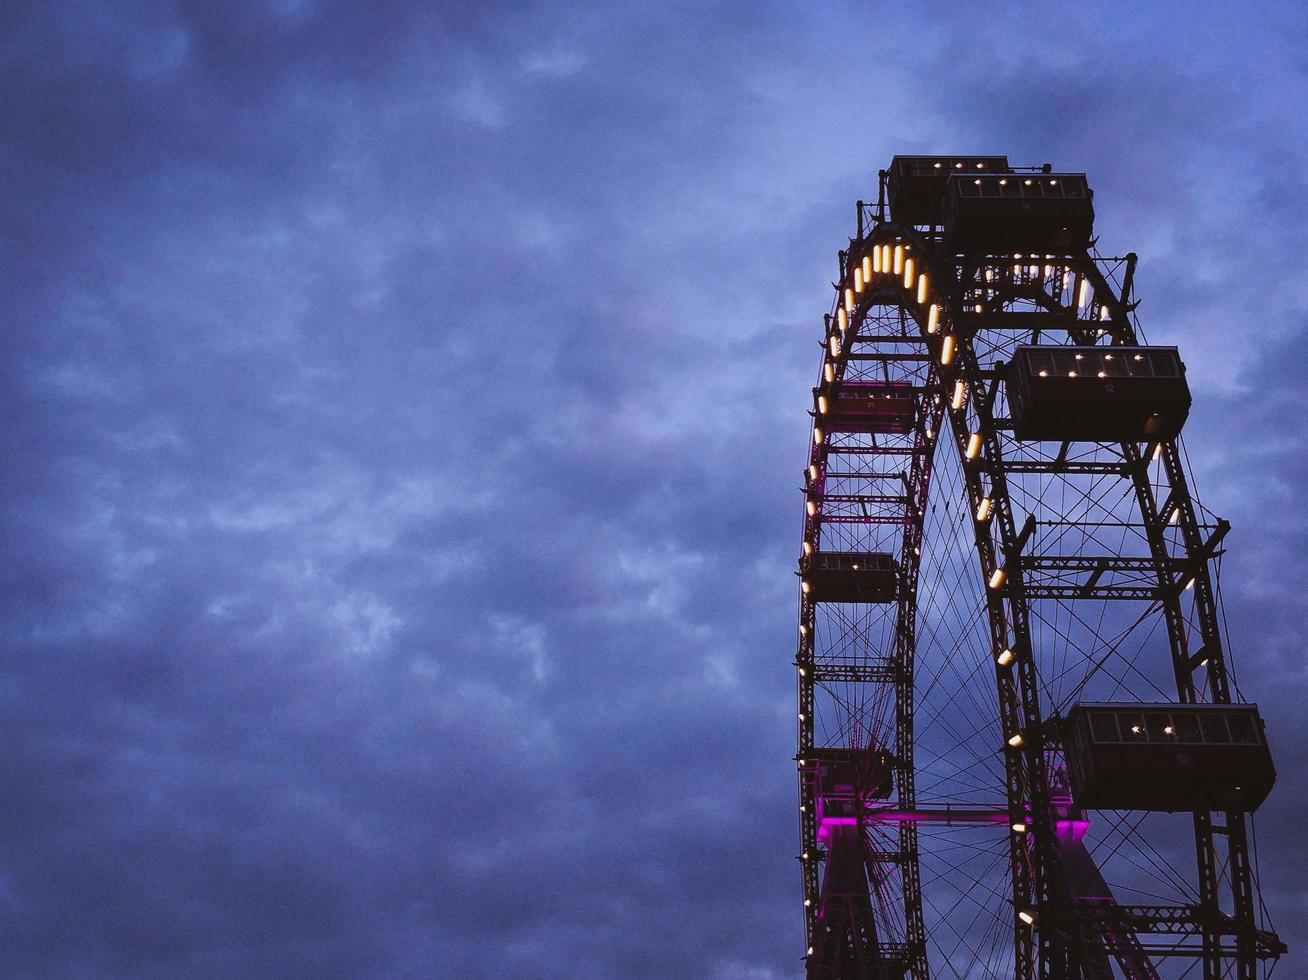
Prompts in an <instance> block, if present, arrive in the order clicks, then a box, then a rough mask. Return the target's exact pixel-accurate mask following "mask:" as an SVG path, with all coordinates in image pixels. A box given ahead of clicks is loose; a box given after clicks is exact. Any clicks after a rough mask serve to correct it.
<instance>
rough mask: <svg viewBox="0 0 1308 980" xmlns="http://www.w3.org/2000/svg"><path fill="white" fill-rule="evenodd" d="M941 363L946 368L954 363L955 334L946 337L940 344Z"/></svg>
mask: <svg viewBox="0 0 1308 980" xmlns="http://www.w3.org/2000/svg"><path fill="white" fill-rule="evenodd" d="M940 363H941V364H943V365H944V366H945V367H949V365H950V364H952V363H954V336H953V334H948V335H946V336H945V339H944V340H943V341H942V342H941V344H940Z"/></svg>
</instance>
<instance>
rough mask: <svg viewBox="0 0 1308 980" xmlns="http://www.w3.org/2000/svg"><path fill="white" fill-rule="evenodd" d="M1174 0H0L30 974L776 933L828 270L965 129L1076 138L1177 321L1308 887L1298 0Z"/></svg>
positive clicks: (982, 134) (570, 966)
mask: <svg viewBox="0 0 1308 980" xmlns="http://www.w3.org/2000/svg"><path fill="white" fill-rule="evenodd" d="M929 6H930V5H928V8H929ZM1004 9H1007V8H1004ZM1180 12H1181V8H1180V7H1175V8H1170V14H1169V15H1168V17H1163V16H1162V15H1161V14H1160V15H1157V17H1156V18H1155V20H1154V21H1153V22H1150V21H1148V20H1145V21H1137V22H1133V23H1132V24H1130V25H1128V24H1127V23H1126V22H1125V20H1124V17H1125V14H1124V8H1123V10H1119V11H1117V15H1120V16H1114V17H1112V18H1109V19H1107V20H1098V19H1094V20H1093V21H1092V20H1091V19H1090V18H1088V17H1087V16H1084V15H1083V16H1080V17H1079V19H1077V20H1074V21H1072V22H1070V23H1069V24H1065V25H1063V27H1064V28H1066V29H1062V30H1060V29H1057V25H1054V26H1053V27H1051V28H1049V29H1045V28H1039V29H1037V27H1036V26H1034V25H1033V23H1032V20H1033V19H1034V18H1036V17H1037V16H1038V17H1049V16H1052V15H1051V14H1049V13H1048V12H1047V11H1046V10H1045V8H1043V7H1042V8H1039V9H1037V8H1035V7H1032V8H1031V10H1028V11H1026V12H1025V13H1024V14H1022V15H1021V20H1022V23H1021V25H1019V26H1014V27H1013V28H1012V31H1010V29H1009V27H1008V26H1007V25H1008V23H1009V22H1008V21H1006V20H1004V19H1003V18H999V17H994V18H985V17H981V18H980V20H981V21H984V23H983V25H982V26H981V27H980V28H978V27H977V25H974V24H972V23H970V22H969V18H968V17H967V16H966V15H963V14H961V13H959V12H958V11H957V10H956V8H954V7H947V6H943V5H941V6H940V7H939V10H938V11H937V14H938V16H935V17H933V16H931V15H930V10H929V9H926V8H924V9H923V10H922V11H914V12H907V11H906V12H903V13H899V14H889V13H888V14H887V15H886V21H885V23H884V24H883V25H881V26H878V24H877V18H873V17H871V15H869V14H868V13H867V11H864V10H861V9H854V8H845V9H839V10H828V11H814V12H805V13H796V12H795V11H794V10H792V9H788V8H784V7H782V6H779V5H773V6H766V5H765V6H762V7H744V6H740V5H731V4H721V5H710V6H709V7H706V8H702V9H700V8H695V9H691V8H661V7H643V8H642V7H633V8H630V9H625V10H621V11H616V10H615V11H611V12H609V11H602V10H598V9H585V8H583V7H564V8H559V7H537V6H531V5H524V4H510V3H495V4H479V5H474V6H471V7H468V8H466V10H464V9H463V8H457V7H454V6H450V5H446V4H423V3H404V2H393V3H374V4H366V5H360V4H349V3H314V2H311V0H285V2H279V3H273V2H269V3H265V4H258V3H157V4H147V5H143V6H133V7H131V8H127V7H123V8H122V9H119V7H112V6H110V7H106V6H105V5H101V4H83V3H75V4H71V3H70V4H60V5H57V6H51V5H37V4H31V5H21V4H19V5H11V6H10V7H9V8H7V11H6V13H5V14H4V15H3V17H4V20H5V23H4V25H3V26H4V30H3V31H0V37H3V41H0V45H2V46H3V52H4V57H3V58H0V66H3V67H0V90H3V91H4V93H5V95H4V96H3V100H2V101H0V120H2V121H3V125H4V131H5V134H6V135H5V142H4V147H3V150H0V172H2V173H3V179H4V182H5V186H6V191H7V193H6V194H5V195H4V196H3V203H0V208H3V220H4V226H5V228H6V232H5V234H4V236H3V237H2V238H0V250H2V252H0V254H3V256H4V262H3V263H0V296H3V300H0V302H3V304H4V312H5V322H6V329H5V331H4V334H3V338H2V339H0V344H2V345H3V352H2V354H0V411H3V417H4V419H5V422H4V424H3V427H2V428H0V447H2V448H3V452H0V480H3V485H4V486H5V488H6V490H5V494H4V507H3V512H2V514H0V542H3V553H4V555H5V556H6V561H5V563H4V566H3V570H2V571H0V576H2V577H3V588H2V589H0V609H2V610H3V616H2V617H0V631H2V632H0V635H2V636H3V639H4V644H3V646H4V650H5V652H6V658H5V661H6V669H5V674H4V680H3V686H0V696H2V701H3V706H4V715H5V719H6V723H5V724H6V730H7V731H8V733H9V738H8V740H7V743H6V751H5V752H4V753H3V755H0V795H2V797H3V799H5V800H6V801H7V803H6V806H5V812H6V818H5V819H4V821H3V822H2V825H3V833H0V908H2V909H3V915H0V937H2V940H3V947H4V949H5V951H6V952H5V954H4V969H3V972H4V973H5V975H8V976H15V977H79V978H80V977H172V976H214V977H219V976H288V977H291V976H322V977H331V976H342V977H346V976H379V977H410V976H450V977H483V976H486V977H489V976H496V977H523V978H528V977H530V978H537V977H564V976H602V977H631V978H637V977H691V976H695V977H720V978H723V980H728V978H756V980H765V978H772V977H782V976H793V975H796V974H797V972H798V970H799V967H798V963H799V961H798V954H799V952H800V949H799V946H800V935H801V918H800V915H799V911H798V908H797V903H796V895H797V893H798V887H797V886H798V880H797V878H798V876H797V874H796V870H795V865H794V862H793V860H792V855H793V853H794V851H795V848H796V843H797V841H796V837H797V833H796V826H795V818H794V814H793V793H794V787H793V780H792V777H791V773H790V768H789V765H790V764H789V757H790V755H791V753H792V751H793V744H792V743H793V729H792V721H791V719H792V708H791V704H792V697H793V694H792V689H791V684H792V677H791V672H790V668H789V666H788V664H789V660H790V658H791V656H792V650H791V638H792V632H793V623H792V619H793V611H792V610H793V607H792V605H791V604H792V602H793V592H794V584H793V578H792V577H791V575H790V569H791V567H792V561H793V553H794V537H795V535H796V532H797V529H798V513H797V510H798V507H799V498H798V494H797V493H796V492H795V488H796V487H797V486H798V484H799V470H800V466H801V464H802V458H801V457H802V455H803V452H804V440H805V438H806V425H807V416H806V415H805V414H804V412H805V408H806V404H805V397H806V390H807V386H808V385H809V384H810V383H811V377H812V372H813V370H814V367H815V363H814V357H815V354H816V348H815V342H816V341H817V339H818V330H817V323H818V319H819V315H820V312H821V310H822V309H823V307H824V306H825V303H826V301H827V299H828V294H827V291H826V289H827V287H826V286H825V284H824V283H825V281H828V280H829V279H830V278H831V276H832V268H833V265H834V263H833V262H832V258H833V256H834V252H835V250H836V249H837V248H838V247H840V246H841V245H842V244H843V242H844V241H845V239H846V237H847V236H848V234H850V230H851V224H852V218H853V215H852V211H853V208H852V202H853V201H854V200H855V199H856V198H858V197H871V196H872V195H873V193H874V189H873V179H874V174H875V170H876V168H877V167H879V166H883V165H884V164H885V162H886V161H887V160H888V158H889V156H890V154H891V153H893V152H896V151H898V150H903V149H907V150H913V149H917V148H920V147H927V146H930V147H941V148H949V147H957V146H971V145H974V144H975V145H980V146H982V147H983V148H984V149H987V150H990V149H996V150H1000V151H1006V152H1008V153H1010V154H1012V155H1014V156H1015V157H1020V158H1023V159H1030V160H1035V161H1039V160H1044V159H1053V160H1054V161H1055V162H1057V163H1058V164H1060V165H1064V166H1069V167H1084V168H1085V169H1087V170H1090V171H1092V173H1093V176H1094V178H1095V182H1096V185H1097V186H1098V187H1099V188H1100V189H1101V193H1100V198H1099V199H1098V200H1099V201H1101V202H1102V204H1101V217H1102V222H1101V227H1102V230H1103V231H1104V235H1105V241H1106V242H1110V243H1111V244H1107V245H1106V247H1108V248H1111V249H1118V250H1123V251H1124V250H1126V249H1129V248H1137V249H1138V250H1139V251H1140V252H1141V253H1142V255H1144V262H1143V264H1142V267H1141V269H1142V271H1141V277H1140V281H1139V285H1140V289H1141V292H1142V294H1143V295H1144V296H1145V297H1146V306H1144V307H1142V311H1141V312H1142V314H1144V315H1145V316H1146V323H1147V324H1152V323H1157V324H1158V327H1157V332H1158V333H1160V334H1163V335H1165V339H1170V340H1177V339H1179V338H1182V337H1185V336H1189V335H1192V336H1194V337H1195V338H1197V343H1196V344H1195V345H1194V353H1193V355H1192V354H1191V353H1190V350H1191V349H1190V348H1187V360H1188V361H1190V362H1191V366H1192V377H1193V379H1194V381H1195V384H1196V387H1197V388H1198V389H1199V391H1200V394H1201V399H1200V404H1199V408H1198V409H1197V412H1196V424H1195V425H1194V426H1193V427H1192V430H1191V435H1190V444H1191V447H1192V451H1193V452H1194V453H1195V455H1196V464H1197V467H1198V469H1199V471H1200V472H1199V476H1200V485H1201V488H1203V489H1204V491H1205V493H1206V494H1207V495H1208V497H1207V499H1208V500H1209V502H1210V504H1212V505H1213V506H1214V507H1215V509H1218V510H1219V511H1222V512H1225V513H1227V514H1229V515H1230V516H1231V517H1232V520H1233V521H1234V522H1235V523H1236V526H1237V531H1236V533H1234V534H1233V536H1232V549H1231V553H1230V556H1229V557H1228V558H1227V559H1226V562H1227V576H1226V579H1225V580H1226V581H1227V582H1228V583H1233V584H1229V585H1228V587H1227V597H1226V598H1227V608H1228V612H1229V615H1230V617H1231V627H1232V631H1233V634H1234V635H1235V636H1236V637H1240V636H1242V635H1243V636H1248V637H1250V638H1249V639H1248V640H1237V642H1236V643H1235V646H1236V649H1237V651H1238V652H1239V654H1240V661H1239V663H1240V666H1241V674H1240V677H1241V681H1242V683H1243V684H1244V687H1245V693H1246V694H1247V695H1248V696H1250V697H1251V698H1254V699H1258V700H1261V701H1262V702H1263V703H1264V704H1265V705H1266V706H1267V712H1268V715H1269V717H1270V719H1271V724H1272V726H1273V728H1272V731H1273V736H1274V738H1275V740H1276V742H1277V745H1278V749H1279V750H1280V752H1281V754H1280V755H1279V757H1278V758H1279V760H1280V763H1281V768H1282V774H1283V775H1282V785H1281V787H1280V788H1279V789H1278V791H1277V793H1276V795H1274V796H1273V798H1272V801H1271V802H1270V803H1269V804H1268V808H1269V809H1268V817H1267V818H1266V819H1264V820H1262V821H1260V828H1261V829H1260V834H1261V836H1260V846H1261V850H1262V857H1263V868H1264V877H1265V886H1266V889H1267V892H1268V895H1269V896H1270V901H1271V904H1272V908H1273V912H1274V913H1275V914H1276V915H1277V922H1278V925H1279V926H1280V927H1281V929H1282V931H1283V933H1284V934H1286V938H1287V939H1289V940H1290V941H1291V942H1292V943H1296V942H1297V944H1298V945H1299V946H1302V945H1303V944H1305V943H1308V934H1305V933H1304V932H1303V931H1302V926H1300V925H1299V924H1298V921H1299V920H1300V919H1302V918H1303V914H1302V913H1303V912H1304V910H1305V903H1306V902H1308V899H1306V898H1305V895H1306V894H1308V892H1306V891H1305V889H1304V888H1303V886H1302V884H1301V882H1299V881H1298V880H1297V877H1296V871H1297V870H1298V869H1297V868H1296V867H1295V858H1296V855H1297V845H1296V842H1295V840H1294V838H1293V836H1292V832H1291V831H1290V830H1289V828H1290V827H1291V826H1293V824H1292V819H1293V816H1292V815H1293V814H1294V813H1296V812H1298V809H1299V808H1300V807H1299V804H1301V803H1303V802H1304V801H1303V800H1302V799H1301V797H1302V795H1303V790H1302V787H1301V786H1300V785H1299V780H1298V779H1297V778H1296V771H1297V770H1298V769H1299V768H1300V767H1301V764H1302V763H1303V762H1304V761H1305V760H1303V759H1302V758H1301V755H1302V753H1301V752H1299V750H1298V749H1297V748H1296V745H1297V740H1296V736H1297V735H1298V734H1300V732H1301V729H1302V724H1301V722H1300V721H1299V718H1298V715H1297V712H1296V711H1295V707H1296V705H1297V703H1298V701H1299V700H1301V697H1300V695H1301V693H1302V692H1301V688H1302V685H1303V684H1304V682H1305V673H1304V662H1303V655H1302V649H1303V644H1302V642H1301V640H1302V633H1303V631H1302V628H1301V626H1300V624H1299V615H1300V606H1301V603H1300V601H1299V598H1298V594H1297V590H1296V589H1295V588H1294V586H1293V583H1294V582H1297V581H1299V580H1300V579H1301V578H1302V577H1303V576H1301V575H1296V574H1294V570H1296V569H1298V568H1299V566H1300V565H1301V564H1303V559H1302V557H1301V556H1302V555H1303V554H1304V548H1303V547H1302V545H1304V544H1305V542H1304V540H1303V539H1304V536H1305V535H1304V528H1303V527H1302V526H1301V525H1302V523H1303V522H1302V518H1301V516H1300V515H1301V514H1302V507H1299V506H1298V505H1297V492H1298V488H1299V487H1300V486H1302V482H1303V481H1302V479H1301V478H1302V477H1303V476H1304V475H1305V474H1303V473H1302V472H1300V471H1301V470H1302V468H1303V460H1304V459H1305V458H1308V457H1306V456H1305V453H1304V451H1303V449H1304V447H1303V446H1302V445H1301V442H1302V440H1301V439H1300V438H1299V437H1298V435H1297V434H1296V433H1297V429H1296V428H1295V425H1296V422H1295V419H1296V413H1295V409H1296V406H1297V405H1298V404H1299V403H1300V402H1301V401H1302V398H1303V396H1304V393H1305V385H1304V382H1303V381H1302V379H1301V378H1299V377H1298V376H1297V374H1296V373H1295V372H1294V371H1293V370H1292V369H1287V366H1286V365H1287V364H1289V363H1291V362H1292V361H1293V359H1294V356H1295V353H1296V352H1297V350H1298V349H1299V347H1300V346H1301V345H1302V336H1303V334H1302V331H1303V329H1304V324H1303V309H1304V305H1305V296H1304V295H1303V293H1302V291H1301V288H1300V287H1299V285H1298V282H1297V278H1296V275H1295V272H1294V270H1295V269H1297V264H1296V258H1295V257H1296V256H1297V255H1301V254H1302V250H1303V244H1304V242H1303V222H1302V206H1301V205H1300V203H1299V197H1300V196H1301V195H1300V191H1301V190H1302V187H1303V180H1302V178H1301V177H1300V176H1299V170H1301V169H1302V167H1301V166H1300V165H1301V164H1302V162H1303V158H1304V147H1303V143H1302V135H1301V133H1300V131H1299V128H1298V127H1296V126H1294V125H1293V123H1294V121H1295V119H1296V115H1295V107H1296V105H1297V104H1298V100H1297V99H1296V98H1294V97H1292V96H1294V93H1302V89H1303V76H1302V73H1303V66H1302V63H1301V61H1296V60H1295V59H1296V57H1297V56H1296V55H1295V53H1294V50H1293V46H1292V45H1282V44H1281V43H1280V41H1279V40H1276V39H1277V38H1279V37H1280V36H1281V34H1283V33H1285V32H1291V33H1292V32H1293V31H1296V30H1297V31H1299V32H1300V33H1299V35H1298V36H1300V37H1302V36H1303V35H1302V31H1303V25H1302V23H1301V18H1297V17H1296V15H1295V13H1294V11H1293V9H1292V8H1286V9H1285V10H1284V11H1278V10H1277V9H1276V8H1269V9H1268V10H1267V11H1265V12H1263V13H1254V12H1245V14H1244V15H1243V16H1242V17H1241V18H1240V19H1239V24H1238V25H1236V26H1235V27H1233V28H1232V30H1231V31H1230V32H1229V34H1227V35H1226V41H1225V42H1224V43H1223V44H1220V45H1219V44H1217V43H1216V42H1215V41H1214V40H1213V39H1212V38H1210V37H1208V36H1207V35H1206V34H1204V32H1203V31H1202V30H1201V29H1200V28H1201V27H1203V26H1204V24H1206V23H1208V22H1207V21H1203V22H1202V23H1200V24H1199V25H1198V26H1194V25H1190V24H1186V23H1182V21H1184V20H1185V18H1182V17H1180ZM977 16H978V17H979V16H980V15H977ZM1014 16H1017V15H1014ZM1132 16H1135V14H1132ZM1140 16H1141V17H1143V16H1145V15H1140ZM1149 16H1150V17H1154V16H1155V15H1152V14H1151V15H1149ZM1169 18H1170V19H1169ZM1092 23H1093V30H1092V29H1091V25H1092ZM1166 25H1171V26H1175V27H1176V31H1177V33H1176V36H1174V37H1171V38H1170V40H1167V41H1163V40H1161V38H1162V37H1163V36H1164V35H1163V34H1162V33H1161V32H1162V28H1163V26H1166ZM887 29H889V30H890V33H887ZM1169 29H1170V27H1169ZM1272 41H1276V43H1274V44H1273V43H1271V42H1272ZM1255 51H1257V52H1258V54H1257V55H1255V54H1254V52H1255ZM1199 55H1202V57H1199ZM1250 60H1254V61H1259V62H1260V63H1259V64H1258V65H1257V66H1256V67H1255V68H1251V69H1250V71H1251V72H1253V73H1254V74H1253V77H1254V78H1255V79H1256V80H1257V81H1258V82H1260V83H1266V84H1259V85H1253V84H1251V83H1250V82H1249V81H1248V80H1246V79H1245V77H1244V76H1243V75H1241V74H1240V73H1239V71H1238V70H1237V66H1243V65H1244V64H1245V63H1246V62H1248V61H1250ZM1178 161H1179V162H1178ZM1233 162H1234V164H1235V171H1234V173H1233V171H1232V164H1233ZM1151 182H1153V183H1151ZM1233 182H1234V183H1235V184H1236V185H1237V186H1236V187H1235V188H1234V189H1233V188H1232V184H1233ZM1150 314H1152V315H1153V317H1154V319H1153V320H1151V319H1149V315H1150ZM1150 329H1154V328H1153V327H1152V326H1151V327H1150ZM1269 374H1271V375H1275V376H1277V378H1278V380H1277V382H1276V383H1275V384H1268V383H1266V382H1265V377H1266V376H1267V375H1269ZM1247 433H1256V434H1257V437H1256V438H1252V439H1250V438H1247V435H1246V434H1247ZM1251 474H1256V476H1255V477H1251ZM1255 636H1256V637H1257V640H1254V639H1253V637H1255ZM1288 969H1289V974H1287V975H1293V973H1294V969H1293V962H1292V964H1291V965H1290V966H1289V967H1288Z"/></svg>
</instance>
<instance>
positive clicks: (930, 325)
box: [927, 303, 940, 333]
mask: <svg viewBox="0 0 1308 980" xmlns="http://www.w3.org/2000/svg"><path fill="white" fill-rule="evenodd" d="M939 329H940V307H939V306H937V305H936V304H935V303H932V304H931V309H930V310H929V311H928V312H927V333H935V332H936V331H937V330H939Z"/></svg>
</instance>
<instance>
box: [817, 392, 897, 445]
mask: <svg viewBox="0 0 1308 980" xmlns="http://www.w3.org/2000/svg"><path fill="white" fill-rule="evenodd" d="M813 402H814V406H815V407H816V409H817V411H818V414H819V415H820V416H821V417H822V427H823V428H824V429H826V430H827V431H828V432H864V433H873V434H876V435H904V434H906V433H909V432H912V431H913V425H914V413H915V409H916V406H915V402H914V398H913V386H912V385H911V384H906V383H903V382H889V383H880V382H860V381H845V382H842V383H841V384H838V385H830V386H825V385H824V386H823V387H821V388H814V389H813Z"/></svg>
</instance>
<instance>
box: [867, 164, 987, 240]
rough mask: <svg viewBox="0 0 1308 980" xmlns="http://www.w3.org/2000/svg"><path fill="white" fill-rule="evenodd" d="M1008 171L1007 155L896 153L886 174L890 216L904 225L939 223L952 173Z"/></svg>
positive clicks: (941, 218)
mask: <svg viewBox="0 0 1308 980" xmlns="http://www.w3.org/2000/svg"><path fill="white" fill-rule="evenodd" d="M1008 172H1009V166H1008V157H1005V156H993V157H975V156H970V157H938V156H936V157H930V156H897V157H895V158H894V159H893V160H891V161H890V171H889V173H888V174H887V178H886V190H887V191H888V192H889V194H890V214H891V217H893V218H894V219H895V221H897V222H899V223H900V224H904V225H938V224H940V223H941V221H942V220H943V217H944V202H945V189H946V186H947V184H948V182H949V178H950V176H951V175H953V174H960V175H961V174H974V173H988V174H997V173H1008Z"/></svg>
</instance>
